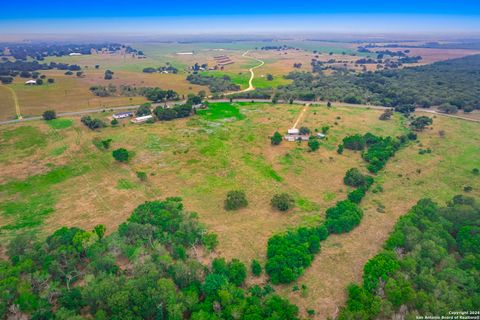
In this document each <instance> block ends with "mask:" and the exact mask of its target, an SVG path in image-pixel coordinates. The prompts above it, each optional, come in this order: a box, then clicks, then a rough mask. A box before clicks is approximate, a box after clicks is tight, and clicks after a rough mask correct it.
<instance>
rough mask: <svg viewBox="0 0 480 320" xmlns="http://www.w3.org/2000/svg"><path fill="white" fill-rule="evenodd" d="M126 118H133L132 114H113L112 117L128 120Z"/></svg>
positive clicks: (128, 112)
mask: <svg viewBox="0 0 480 320" xmlns="http://www.w3.org/2000/svg"><path fill="white" fill-rule="evenodd" d="M128 117H133V112H131V111H127V112H119V113H115V114H114V115H113V118H114V119H125V118H128Z"/></svg>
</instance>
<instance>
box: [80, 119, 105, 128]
mask: <svg viewBox="0 0 480 320" xmlns="http://www.w3.org/2000/svg"><path fill="white" fill-rule="evenodd" d="M81 121H82V123H83V124H84V125H86V126H87V127H88V128H89V129H90V130H96V129H100V128H104V127H106V126H107V125H106V124H105V122H103V121H102V120H100V119H92V117H90V116H84V117H82V119H81Z"/></svg>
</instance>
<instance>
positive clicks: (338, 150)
mask: <svg viewBox="0 0 480 320" xmlns="http://www.w3.org/2000/svg"><path fill="white" fill-rule="evenodd" d="M343 148H344V147H343V144H339V145H338V149H337V153H338V154H342V153H343Z"/></svg>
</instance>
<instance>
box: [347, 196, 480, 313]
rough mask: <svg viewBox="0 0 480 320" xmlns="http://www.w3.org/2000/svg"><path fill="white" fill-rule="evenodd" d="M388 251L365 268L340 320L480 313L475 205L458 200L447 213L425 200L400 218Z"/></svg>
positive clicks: (479, 209) (479, 230)
mask: <svg viewBox="0 0 480 320" xmlns="http://www.w3.org/2000/svg"><path fill="white" fill-rule="evenodd" d="M384 248H385V249H384V250H383V251H382V252H381V253H379V254H377V255H376V256H375V257H374V258H372V259H370V260H369V261H368V263H367V264H366V265H365V267H364V272H363V283H362V284H360V285H357V284H352V285H350V286H349V288H348V301H347V305H346V307H345V308H344V309H343V310H342V311H341V313H340V316H339V319H376V318H378V317H380V318H384V319H386V318H392V316H393V315H397V316H405V315H407V319H414V316H415V315H423V316H426V315H433V316H448V315H449V314H448V313H449V311H471V310H479V309H480V272H479V271H480V205H479V204H478V202H476V201H475V199H473V198H471V197H465V196H455V197H454V198H453V200H452V201H451V202H450V203H448V204H447V206H445V207H439V206H438V205H437V204H436V203H434V202H432V201H431V200H430V199H423V200H420V201H419V202H418V203H417V204H416V205H415V206H414V207H413V208H412V209H411V210H410V212H409V213H408V214H407V215H405V216H403V217H402V218H400V220H399V221H398V222H397V224H396V226H395V229H394V231H393V232H392V233H391V235H390V237H389V238H388V240H387V242H386V243H385V246H384ZM409 315H411V317H408V316H409ZM477 316H478V314H477Z"/></svg>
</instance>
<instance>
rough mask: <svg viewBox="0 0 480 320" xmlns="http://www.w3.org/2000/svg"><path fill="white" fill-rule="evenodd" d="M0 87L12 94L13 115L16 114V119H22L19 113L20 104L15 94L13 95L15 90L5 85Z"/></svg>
mask: <svg viewBox="0 0 480 320" xmlns="http://www.w3.org/2000/svg"><path fill="white" fill-rule="evenodd" d="M0 86H2V87H3V88H5V89H7V91H10V93H11V94H12V99H13V103H14V104H15V113H16V114H17V118H18V119H22V114H21V112H20V104H19V103H18V98H17V94H16V93H15V90H13V89H12V88H10V87H8V86H5V85H0Z"/></svg>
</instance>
